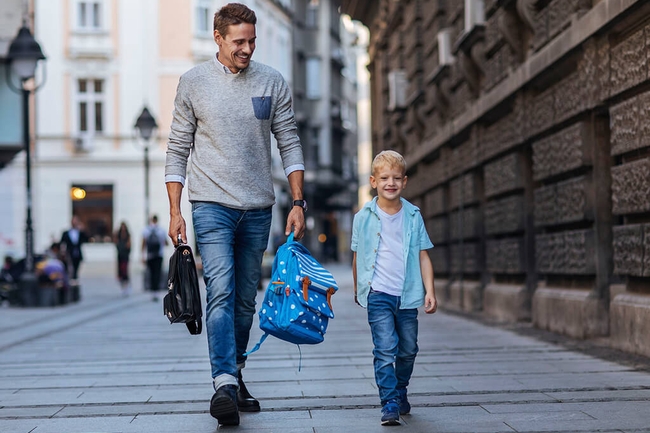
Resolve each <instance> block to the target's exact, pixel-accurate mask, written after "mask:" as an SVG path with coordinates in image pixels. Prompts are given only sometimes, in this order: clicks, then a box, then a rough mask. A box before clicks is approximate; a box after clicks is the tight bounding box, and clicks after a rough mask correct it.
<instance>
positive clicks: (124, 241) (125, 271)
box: [113, 221, 131, 296]
mask: <svg viewBox="0 0 650 433" xmlns="http://www.w3.org/2000/svg"><path fill="white" fill-rule="evenodd" d="M113 243H114V244H115V248H116V249H117V280H118V281H119V282H120V287H121V289H122V295H123V296H128V295H129V294H130V293H131V279H130V278H129V259H130V257H131V233H129V228H128V227H127V225H126V222H124V221H122V222H121V223H120V227H119V228H118V229H117V231H116V232H115V233H114V234H113Z"/></svg>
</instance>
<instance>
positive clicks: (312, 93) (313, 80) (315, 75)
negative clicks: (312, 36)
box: [305, 57, 321, 99]
mask: <svg viewBox="0 0 650 433" xmlns="http://www.w3.org/2000/svg"><path fill="white" fill-rule="evenodd" d="M320 63H321V61H320V59H319V58H318V57H310V58H308V59H307V63H306V65H305V67H306V69H307V70H306V75H307V98H308V99H319V98H320V97H321V78H320V75H321V74H320Z"/></svg>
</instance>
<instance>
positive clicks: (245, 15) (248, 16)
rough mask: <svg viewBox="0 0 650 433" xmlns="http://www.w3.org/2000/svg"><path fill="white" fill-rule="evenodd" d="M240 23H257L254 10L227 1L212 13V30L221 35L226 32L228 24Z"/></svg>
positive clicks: (224, 34)
mask: <svg viewBox="0 0 650 433" xmlns="http://www.w3.org/2000/svg"><path fill="white" fill-rule="evenodd" d="M241 23H246V24H253V25H255V24H257V17H256V16H255V12H253V11H252V10H250V9H249V8H248V6H246V5H243V4H241V3H228V4H227V5H225V6H224V7H222V8H221V9H219V10H218V11H217V12H216V13H215V14H214V23H213V26H214V30H216V31H218V32H219V34H221V36H222V37H226V35H227V34H228V26H231V25H233V24H241Z"/></svg>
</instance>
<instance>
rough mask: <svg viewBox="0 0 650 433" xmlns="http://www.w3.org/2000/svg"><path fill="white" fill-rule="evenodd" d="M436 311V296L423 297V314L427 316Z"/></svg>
mask: <svg viewBox="0 0 650 433" xmlns="http://www.w3.org/2000/svg"><path fill="white" fill-rule="evenodd" d="M437 309H438V300H437V299H436V296H435V295H433V296H429V295H427V296H425V298H424V312H425V313H427V314H433V313H435V312H436V310H437Z"/></svg>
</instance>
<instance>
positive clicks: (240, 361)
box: [165, 3, 306, 425]
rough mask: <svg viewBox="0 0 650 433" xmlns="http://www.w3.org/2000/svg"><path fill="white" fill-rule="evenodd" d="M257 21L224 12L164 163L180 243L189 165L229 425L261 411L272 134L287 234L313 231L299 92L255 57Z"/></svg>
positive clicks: (241, 9)
mask: <svg viewBox="0 0 650 433" xmlns="http://www.w3.org/2000/svg"><path fill="white" fill-rule="evenodd" d="M256 23H257V19H256V17H255V13H254V12H253V11H252V10H250V9H249V8H248V7H246V6H244V5H242V4H238V3H230V4H227V5H226V6H224V7H222V8H221V9H220V10H219V11H217V13H216V14H215V17H214V40H215V42H216V43H217V45H218V46H219V51H218V53H217V54H216V56H215V57H214V58H213V59H212V60H210V61H208V62H205V63H203V64H201V65H198V66H196V67H194V68H193V69H191V70H190V71H188V72H187V73H185V74H184V75H183V76H182V77H181V79H180V81H179V84H178V89H177V94H176V99H175V102H174V113H173V120H172V125H171V132H170V135H169V143H168V147H167V164H166V167H165V182H166V184H167V193H168V196H169V205H170V218H171V220H170V222H169V236H170V237H171V238H172V240H173V242H176V238H177V236H178V235H179V234H180V236H181V238H182V240H183V242H186V239H187V238H186V226H185V220H184V219H183V217H182V215H181V205H180V202H181V192H182V189H183V186H184V184H185V175H186V172H187V173H188V179H187V181H188V197H189V200H190V202H191V203H192V219H193V223H194V231H195V233H196V241H197V245H198V249H199V252H200V254H201V260H202V264H203V275H204V280H205V283H206V290H207V305H206V329H207V334H208V348H209V352H210V364H211V367H212V379H213V386H214V389H215V393H214V395H213V396H212V399H211V401H210V414H211V415H212V416H213V417H215V418H216V419H217V420H218V422H219V424H222V425H239V410H241V411H246V412H254V411H259V410H260V406H259V402H258V401H257V400H256V399H255V398H253V397H252V396H251V395H250V394H249V393H248V391H247V389H246V386H245V385H244V382H243V380H242V376H241V369H242V368H243V367H244V365H245V361H246V357H245V356H244V353H245V352H246V348H247V345H248V339H249V334H250V328H251V325H252V323H253V316H254V314H255V296H256V293H257V287H258V284H259V281H260V274H261V263H262V255H263V253H264V250H265V249H266V246H267V243H268V239H269V231H270V226H271V207H272V206H273V204H274V203H275V196H274V193H273V181H272V177H271V136H270V133H271V132H272V133H273V134H274V136H275V138H276V140H277V143H278V149H279V151H280V156H281V158H282V162H283V166H284V170H285V174H286V175H287V177H288V180H289V186H290V189H291V195H292V197H293V200H294V201H293V203H294V206H293V207H292V208H291V210H290V212H289V215H288V217H287V224H286V228H285V232H286V233H285V235H288V234H289V233H291V230H293V232H294V236H295V237H296V238H297V239H300V238H302V236H303V234H304V229H305V216H304V211H305V210H306V202H305V201H304V199H303V178H304V162H303V155H302V147H301V145H300V139H299V138H298V134H297V128H296V123H295V118H294V114H293V110H292V108H291V94H290V91H289V87H288V86H287V83H286V82H285V80H284V78H282V76H281V75H280V73H279V72H277V71H276V70H274V69H272V68H270V67H268V66H266V65H263V64H260V63H257V62H254V61H252V60H251V56H252V55H253V52H254V51H255V39H256V35H255V24H256ZM190 151H191V158H190V164H189V169H187V160H188V157H189V156H190ZM186 169H187V171H186Z"/></svg>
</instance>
